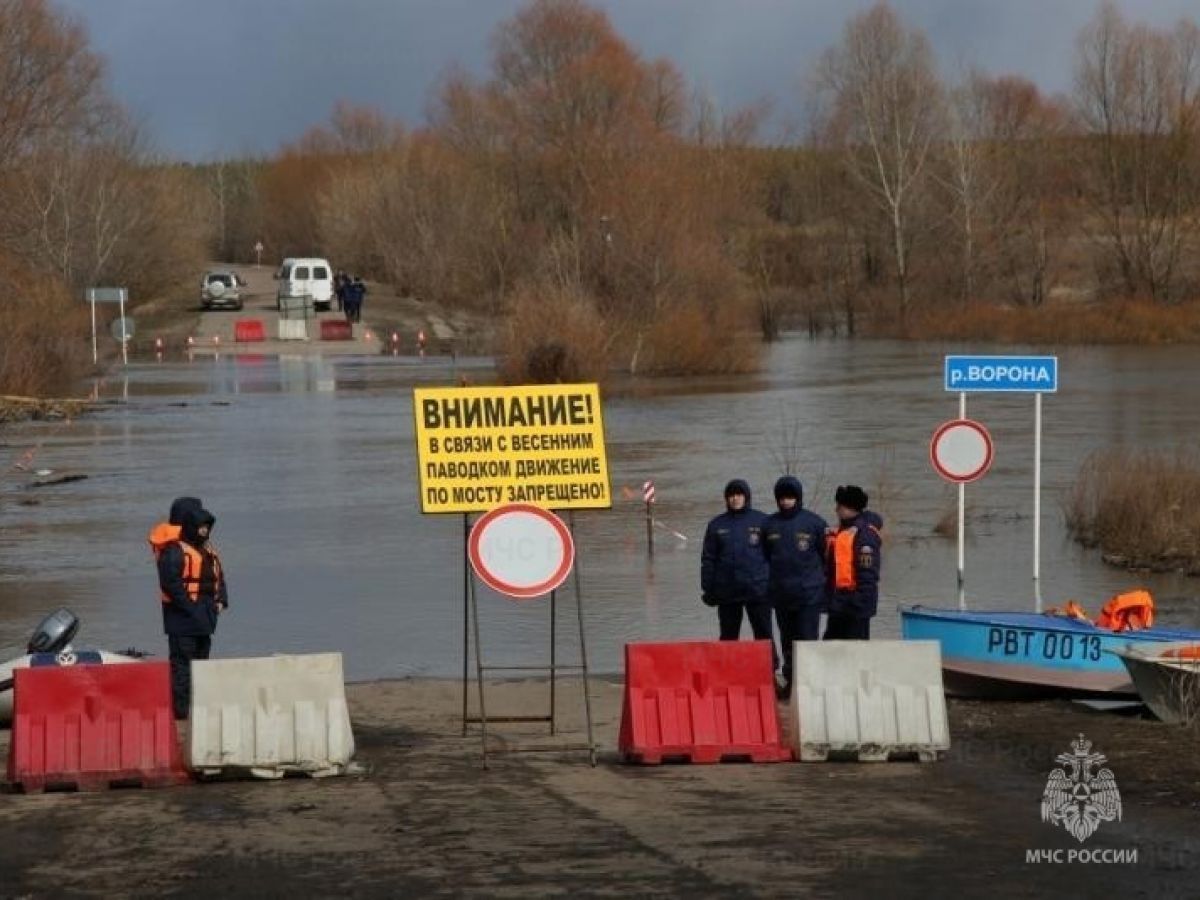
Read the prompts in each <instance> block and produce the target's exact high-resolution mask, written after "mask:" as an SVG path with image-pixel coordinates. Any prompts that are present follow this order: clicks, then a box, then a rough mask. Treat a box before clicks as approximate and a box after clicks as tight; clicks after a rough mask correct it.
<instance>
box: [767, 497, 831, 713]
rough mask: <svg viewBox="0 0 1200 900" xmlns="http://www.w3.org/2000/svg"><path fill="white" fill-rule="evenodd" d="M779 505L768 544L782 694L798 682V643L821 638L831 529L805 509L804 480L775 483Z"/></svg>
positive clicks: (769, 528) (769, 524) (770, 525)
mask: <svg viewBox="0 0 1200 900" xmlns="http://www.w3.org/2000/svg"><path fill="white" fill-rule="evenodd" d="M775 504H776V505H777V506H778V507H779V509H778V510H777V511H776V512H774V513H772V514H771V515H770V516H768V517H767V522H766V525H765V526H764V529H763V547H764V549H765V550H766V555H767V562H768V564H769V567H770V581H769V586H768V589H767V595H768V596H769V597H770V600H771V605H772V606H773V607H774V609H775V621H776V622H777V623H778V624H779V645H780V650H781V651H782V652H783V680H784V684H783V685H780V686H779V695H780V697H781V698H783V697H786V696H787V695H788V694H789V693H790V692H791V687H792V642H793V641H815V640H819V639H820V637H821V613H822V612H824V610H825V603H826V589H825V585H826V578H827V576H826V574H825V534H826V532H827V531H828V530H829V526H828V525H827V524H826V522H825V520H824V519H822V518H821V517H820V516H818V515H817V514H816V513H814V512H811V511H810V510H807V509H805V508H804V488H803V487H802V486H801V484H800V481H799V479H797V478H794V477H792V476H791V475H785V476H784V477H782V478H780V479H779V480H778V481H777V482H775Z"/></svg>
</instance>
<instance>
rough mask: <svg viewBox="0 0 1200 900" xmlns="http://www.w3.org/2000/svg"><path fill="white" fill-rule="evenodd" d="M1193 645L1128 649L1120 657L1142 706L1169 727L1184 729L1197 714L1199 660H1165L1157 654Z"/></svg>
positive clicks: (1199, 692) (1167, 645)
mask: <svg viewBox="0 0 1200 900" xmlns="http://www.w3.org/2000/svg"><path fill="white" fill-rule="evenodd" d="M1192 645H1194V642H1193V643H1192V644H1188V643H1179V644H1166V645H1163V646H1161V647H1131V648H1128V649H1126V650H1123V651H1121V653H1120V654H1119V656H1120V658H1121V661H1122V662H1123V663H1124V664H1125V668H1126V669H1127V670H1128V671H1129V675H1130V677H1131V678H1132V679H1133V683H1134V686H1135V687H1136V688H1137V692H1138V694H1139V695H1140V696H1141V698H1142V702H1143V703H1145V704H1146V706H1148V707H1150V711H1151V712H1152V713H1154V715H1155V716H1157V717H1158V718H1159V719H1161V720H1162V721H1163V722H1166V723H1167V724H1168V725H1186V724H1188V723H1189V722H1190V721H1191V720H1192V719H1194V718H1195V717H1196V716H1197V715H1198V714H1200V660H1167V659H1162V658H1161V657H1160V656H1159V654H1161V653H1162V652H1163V651H1164V650H1169V649H1174V648H1179V647H1187V646H1192Z"/></svg>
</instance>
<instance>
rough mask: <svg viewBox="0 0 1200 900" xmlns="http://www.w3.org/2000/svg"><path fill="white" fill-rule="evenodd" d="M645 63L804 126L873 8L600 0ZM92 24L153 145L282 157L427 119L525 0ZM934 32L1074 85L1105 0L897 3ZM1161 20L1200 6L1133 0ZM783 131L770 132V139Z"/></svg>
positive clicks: (228, 10)
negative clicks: (831, 64)
mask: <svg viewBox="0 0 1200 900" xmlns="http://www.w3.org/2000/svg"><path fill="white" fill-rule="evenodd" d="M593 2H594V4H595V5H596V6H599V7H601V8H603V9H605V10H606V11H607V12H608V14H609V17H610V18H611V20H612V22H613V24H614V26H615V27H616V29H617V30H618V31H619V32H620V33H621V34H622V35H623V36H624V37H625V39H626V40H627V41H629V42H630V43H631V44H632V45H633V46H634V47H635V48H637V49H638V50H639V51H640V52H641V53H642V54H644V55H645V56H647V57H660V56H665V57H667V58H669V59H671V60H673V61H674V62H675V63H676V65H678V66H679V68H680V69H681V70H682V71H683V73H684V75H685V76H686V77H687V78H688V80H689V82H690V83H691V84H692V85H693V86H694V87H696V88H699V89H702V90H704V91H706V92H707V93H709V94H710V95H711V96H712V97H713V98H714V99H715V100H716V101H717V102H718V103H719V104H720V105H722V106H723V107H726V108H731V107H734V106H738V105H741V104H745V103H752V102H755V101H757V100H759V99H762V98H767V99H770V100H771V101H772V102H773V104H774V108H775V114H774V117H773V119H772V126H771V127H772V129H773V130H775V131H779V130H781V129H784V128H786V126H787V124H788V123H789V122H794V121H795V117H796V111H797V110H798V109H799V105H798V103H797V102H796V100H795V97H796V93H797V90H798V86H799V84H800V80H801V77H802V75H803V74H804V73H805V72H806V71H807V69H808V67H809V66H810V65H811V64H812V62H813V60H814V59H815V58H816V57H817V56H818V55H819V54H820V52H821V51H822V50H823V49H824V48H825V47H827V46H829V45H831V44H833V43H836V42H837V40H838V38H839V36H840V34H841V31H842V27H843V25H844V24H845V21H846V19H847V18H848V17H849V16H851V15H853V14H855V13H857V12H859V11H861V10H863V9H866V8H868V7H869V6H870V5H871V0H593ZM57 3H58V5H59V7H60V8H63V9H65V10H67V11H68V12H69V13H71V14H72V15H73V16H75V17H76V18H77V19H78V20H79V21H81V22H82V23H83V24H84V25H85V26H86V27H87V29H88V31H89V34H90V36H91V41H92V46H93V48H94V49H95V50H96V51H97V52H99V53H100V54H102V55H103V56H104V57H105V58H106V59H107V61H108V68H109V79H110V80H109V83H110V86H111V88H112V90H113V91H114V93H115V94H116V95H117V97H118V98H119V99H120V100H121V101H122V102H123V103H124V104H125V105H126V106H127V107H128V108H129V109H130V110H131V111H132V112H133V114H134V116H135V117H136V118H137V120H138V121H139V122H141V123H142V124H143V125H144V126H145V127H146V129H147V131H148V132H149V134H150V136H151V138H152V139H153V141H154V142H155V143H156V145H157V146H158V147H159V148H160V149H161V150H163V151H165V152H166V153H169V154H171V155H173V156H177V157H181V158H186V159H193V160H203V159H212V158H215V157H219V156H233V155H241V154H245V153H264V152H271V151H273V150H275V149H276V148H277V147H278V146H279V145H280V143H282V142H284V141H287V140H290V139H293V138H295V137H297V136H299V135H300V134H301V133H302V132H303V131H305V130H306V129H307V128H309V127H310V126H312V125H315V124H319V123H321V122H325V121H327V120H328V118H329V113H330V111H331V109H332V107H333V104H334V103H335V102H337V101H338V100H340V99H342V100H347V101H350V102H352V103H355V104H362V105H368V106H373V107H376V108H378V109H381V110H383V111H384V112H386V113H388V114H390V115H393V116H395V117H397V118H399V119H401V120H403V121H404V122H405V123H406V124H407V125H409V126H418V125H420V124H422V123H423V122H424V120H425V109H426V105H427V102H428V99H429V95H430V89H431V87H432V86H433V85H434V84H436V82H437V80H438V78H439V76H441V75H442V74H443V73H444V72H445V71H446V69H447V67H449V66H450V65H452V64H458V65H460V66H463V67H465V68H466V69H468V70H470V71H472V72H475V73H478V74H485V73H486V71H487V67H488V62H489V45H488V38H489V35H490V34H491V32H492V30H493V29H494V28H495V26H496V24H497V23H498V22H501V21H503V20H504V19H507V18H509V17H510V16H512V15H513V13H514V12H515V11H516V10H517V9H519V8H520V6H521V0H57ZM892 5H893V7H894V8H895V9H896V10H897V11H898V12H899V13H900V15H901V16H902V17H903V19H904V20H905V21H906V22H907V23H908V24H909V25H910V26H915V27H918V28H921V29H922V30H924V31H925V33H926V34H927V35H928V36H929V38H930V40H931V41H932V43H933V47H934V50H935V52H936V53H937V56H938V61H939V65H940V66H941V68H942V70H943V72H944V73H953V72H955V71H959V70H961V69H963V68H965V67H967V66H970V65H977V66H980V67H982V68H983V69H985V70H986V71H988V72H990V73H992V74H1002V73H1017V74H1022V75H1024V76H1026V77H1028V78H1030V79H1032V80H1033V81H1035V82H1036V83H1037V84H1038V85H1040V86H1041V87H1042V88H1043V89H1044V90H1046V91H1048V92H1051V93H1053V92H1058V91H1067V90H1069V89H1070V86H1071V59H1072V53H1073V47H1074V39H1075V35H1076V34H1077V33H1078V31H1079V29H1080V28H1081V27H1082V26H1083V25H1084V24H1085V23H1086V22H1087V21H1088V20H1089V19H1090V18H1091V17H1092V15H1093V14H1094V12H1095V10H1096V6H1097V3H1096V2H1095V0H894V2H893V4H892ZM1118 6H1119V7H1120V8H1121V9H1122V11H1123V12H1124V13H1125V15H1126V16H1128V17H1130V18H1136V19H1139V20H1141V21H1144V22H1147V23H1149V24H1153V25H1155V26H1159V27H1165V26H1168V25H1170V24H1172V23H1174V22H1175V21H1177V20H1178V19H1179V18H1181V17H1182V16H1184V15H1190V16H1192V17H1197V11H1198V10H1200V3H1198V2H1197V0H1118ZM768 136H769V135H768Z"/></svg>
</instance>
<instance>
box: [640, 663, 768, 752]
mask: <svg viewBox="0 0 1200 900" xmlns="http://www.w3.org/2000/svg"><path fill="white" fill-rule="evenodd" d="M618 747H619V749H620V752H621V755H622V756H623V757H624V758H625V760H626V761H627V762H634V763H641V764H643V765H658V764H659V763H662V762H664V761H677V762H690V763H717V762H722V761H733V760H747V761H750V762H785V761H787V760H790V759H791V756H792V754H791V751H790V750H789V749H788V748H787V747H785V746H784V745H783V743H782V742H781V741H780V735H779V719H778V711H777V709H776V708H775V683H774V680H773V676H772V673H771V645H770V643H768V642H767V641H682V642H678V643H673V644H626V645H625V696H624V704H623V707H622V711H621V730H620V735H619V737H618Z"/></svg>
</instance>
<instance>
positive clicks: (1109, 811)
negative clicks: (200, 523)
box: [1042, 734, 1121, 844]
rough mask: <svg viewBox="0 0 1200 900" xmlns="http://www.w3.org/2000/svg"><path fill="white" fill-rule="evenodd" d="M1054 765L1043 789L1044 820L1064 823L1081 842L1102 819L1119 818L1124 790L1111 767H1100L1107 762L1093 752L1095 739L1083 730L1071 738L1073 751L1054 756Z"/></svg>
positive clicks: (1100, 754)
mask: <svg viewBox="0 0 1200 900" xmlns="http://www.w3.org/2000/svg"><path fill="white" fill-rule="evenodd" d="M1054 761H1055V762H1056V763H1058V764H1059V765H1060V766H1062V768H1058V769H1055V770H1054V771H1053V772H1051V773H1050V777H1049V778H1048V779H1047V780H1046V790H1045V791H1043V792H1042V821H1043V822H1049V823H1051V824H1052V825H1061V826H1062V827H1063V828H1065V829H1066V830H1067V831H1068V832H1069V833H1070V834H1071V835H1072V836H1073V837H1074V838H1075V839H1076V840H1077V841H1079V842H1080V843H1081V844H1082V843H1083V842H1084V841H1086V840H1087V839H1088V838H1089V837H1091V836H1092V835H1093V834H1094V833H1095V831H1096V829H1097V828H1099V827H1100V823H1101V822H1112V821H1120V819H1121V792H1120V791H1118V790H1117V780H1116V779H1115V778H1114V777H1113V773H1112V770H1111V769H1106V768H1098V767H1101V766H1103V765H1104V764H1105V763H1106V762H1108V758H1107V757H1106V756H1104V754H1102V753H1093V752H1092V742H1091V741H1089V740H1087V739H1086V738H1085V737H1084V736H1083V735H1082V734H1081V735H1080V736H1079V738H1078V739H1077V740H1075V741H1072V742H1071V752H1070V753H1060V754H1059V755H1058V756H1056V757H1055V758H1054Z"/></svg>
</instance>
